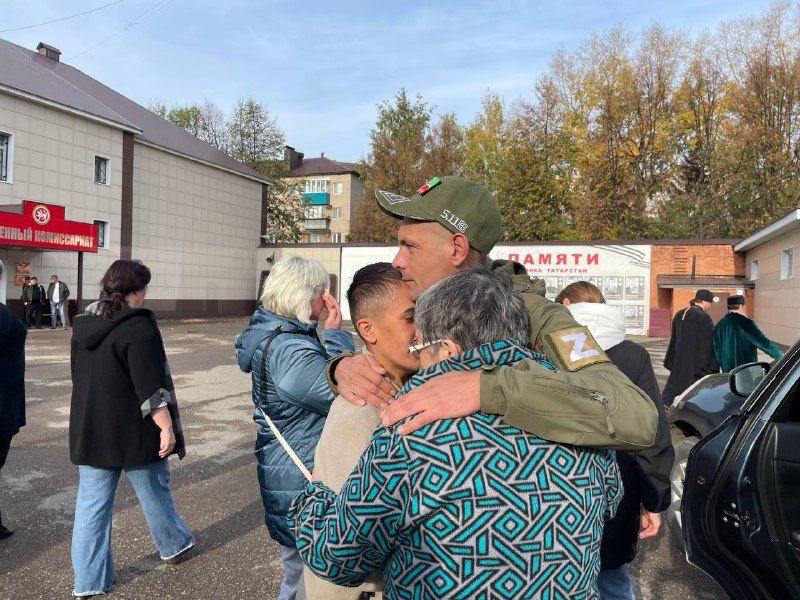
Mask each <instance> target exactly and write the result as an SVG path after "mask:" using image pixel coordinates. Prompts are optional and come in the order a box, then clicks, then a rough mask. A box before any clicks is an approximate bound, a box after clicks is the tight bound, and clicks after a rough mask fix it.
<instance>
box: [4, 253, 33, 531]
mask: <svg viewBox="0 0 800 600" xmlns="http://www.w3.org/2000/svg"><path fill="white" fill-rule="evenodd" d="M2 276H3V263H2V262H0V278H2ZM27 335H28V330H27V328H26V327H25V325H24V324H23V323H22V321H20V320H19V317H17V315H15V314H14V313H12V312H11V311H10V310H8V307H7V306H6V305H5V304H3V303H2V302H0V469H2V468H3V465H5V464H6V458H7V457H8V451H9V448H10V447H11V438H12V437H14V436H15V435H16V434H17V433H18V432H19V430H20V428H21V427H23V426H24V425H25V337H26V336H27ZM11 534H12V531H11V530H10V529H8V528H7V527H5V526H4V525H3V514H2V512H0V540H1V539H4V538H7V537H8V536H10V535H11Z"/></svg>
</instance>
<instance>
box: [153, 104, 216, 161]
mask: <svg viewBox="0 0 800 600" xmlns="http://www.w3.org/2000/svg"><path fill="white" fill-rule="evenodd" d="M149 109H150V110H151V111H152V112H154V113H155V114H157V115H158V116H159V117H161V118H162V119H166V120H167V121H169V122H170V123H172V124H173V125H177V126H178V127H181V128H183V129H185V130H186V131H188V132H189V133H191V134H192V135H193V136H195V137H197V138H200V139H201V140H203V141H204V142H206V143H208V144H210V145H211V146H214V147H215V148H218V149H220V150H222V151H223V152H226V151H227V149H228V140H227V136H228V132H227V123H226V122H225V113H223V112H222V110H221V109H220V108H219V107H218V106H216V105H215V104H214V103H213V102H211V101H210V100H208V99H206V100H205V101H204V102H203V104H202V105H197V104H190V105H188V106H174V107H172V108H170V109H167V106H166V105H165V104H164V103H163V102H161V101H159V100H156V101H154V102H151V104H150V106H149Z"/></svg>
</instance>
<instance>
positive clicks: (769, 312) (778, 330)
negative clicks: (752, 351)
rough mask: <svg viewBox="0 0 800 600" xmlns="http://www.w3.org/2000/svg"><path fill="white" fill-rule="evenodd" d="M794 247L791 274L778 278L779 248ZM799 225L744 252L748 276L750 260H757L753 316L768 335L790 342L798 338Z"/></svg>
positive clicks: (799, 303)
mask: <svg viewBox="0 0 800 600" xmlns="http://www.w3.org/2000/svg"><path fill="white" fill-rule="evenodd" d="M787 248H794V261H795V265H794V276H793V277H791V278H789V279H783V280H781V278H780V265H781V251H783V250H786V249H787ZM799 258H800V228H797V229H795V230H794V231H791V232H789V233H786V234H784V235H782V236H780V237H778V238H775V239H774V240H770V241H768V242H766V243H764V244H762V245H761V246H758V247H756V248H753V249H752V250H749V251H748V252H747V261H746V265H747V276H748V277H750V264H751V263H752V261H753V260H758V263H759V264H758V271H759V274H758V279H757V280H756V281H755V284H756V290H755V291H756V296H757V299H758V301H757V302H756V306H755V320H756V323H758V326H759V327H760V328H761V330H762V331H763V332H764V333H765V334H766V335H767V337H769V338H770V339H772V340H774V341H776V342H779V343H781V344H787V345H791V344H794V343H795V342H796V341H797V339H798V338H800V267H798V264H797V261H798V259H799Z"/></svg>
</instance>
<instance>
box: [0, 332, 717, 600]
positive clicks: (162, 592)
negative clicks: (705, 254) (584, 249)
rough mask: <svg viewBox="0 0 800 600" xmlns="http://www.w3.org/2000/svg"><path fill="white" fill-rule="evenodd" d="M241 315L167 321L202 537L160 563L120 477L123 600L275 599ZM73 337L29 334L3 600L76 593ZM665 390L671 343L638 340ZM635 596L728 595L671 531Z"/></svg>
mask: <svg viewBox="0 0 800 600" xmlns="http://www.w3.org/2000/svg"><path fill="white" fill-rule="evenodd" d="M245 324H246V321H245V320H244V319H239V320H198V321H177V322H162V323H161V329H162V333H163V335H164V341H165V344H166V346H167V353H168V357H169V361H170V367H171V369H172V373H173V377H174V379H175V386H176V390H177V395H178V401H179V404H180V407H181V417H182V422H183V427H184V432H185V434H186V439H187V456H186V458H185V459H184V460H183V461H179V460H177V458H175V457H173V458H171V459H170V467H171V469H172V490H173V496H174V498H175V503H176V506H177V507H178V510H179V512H180V514H181V515H182V517H183V519H184V520H185V522H186V523H187V525H188V526H189V528H190V529H191V530H192V531H193V532H194V534H195V536H196V537H197V540H198V546H197V549H196V550H195V551H194V552H193V553H192V555H191V556H190V557H189V558H188V559H187V560H186V561H184V562H183V563H181V564H179V565H177V566H174V567H171V566H166V565H164V564H162V562H161V560H160V559H159V557H158V554H157V553H156V550H155V548H154V546H153V543H152V540H151V539H150V533H149V532H148V530H147V526H146V524H145V521H144V517H143V515H142V513H141V510H140V509H139V505H138V502H137V501H136V497H135V494H134V492H133V489H132V488H131V486H130V484H129V483H128V482H127V480H126V479H125V478H124V477H123V478H122V480H121V483H120V486H119V489H118V492H117V499H116V506H115V510H114V525H113V544H114V559H115V565H116V573H117V581H116V585H115V586H114V588H113V592H112V594H111V595H110V597H111V598H119V599H123V598H125V599H152V598H158V599H159V600H161V599H172V598H198V599H217V598H220V599H223V598H224V599H241V600H249V599H259V600H261V599H271V598H276V597H277V592H278V587H279V585H280V580H281V566H280V561H279V558H278V546H277V544H275V543H274V542H273V541H271V540H270V539H269V537H268V535H267V531H266V528H265V527H264V523H263V511H262V507H261V498H260V496H259V492H258V483H257V479H256V468H255V464H256V463H255V457H254V456H253V452H252V450H253V442H254V437H255V428H254V425H253V422H252V420H251V416H252V403H251V401H250V379H249V376H247V375H245V374H243V373H241V372H240V371H239V369H238V367H237V366H236V363H235V360H234V356H233V337H234V335H235V334H236V333H238V332H239V331H241V329H242V328H243V327H244V326H245ZM69 336H70V332H69V331H62V330H60V329H57V330H50V329H49V328H48V329H42V330H33V331H31V332H30V334H29V336H28V342H27V348H26V352H27V360H26V363H27V373H26V378H27V383H26V394H27V418H28V424H27V425H26V426H25V427H24V428H23V429H22V431H21V432H20V433H19V434H18V435H17V436H16V437H14V439H13V441H12V445H11V451H10V453H9V457H8V462H7V463H6V466H5V467H4V468H3V470H2V474H0V509H2V513H3V522H4V523H5V524H6V525H7V526H8V527H9V528H11V529H13V530H14V532H15V533H14V535H13V536H12V537H11V538H9V539H7V540H4V541H0V599H9V600H10V599H12V598H13V599H25V600H27V599H47V600H50V599H57V598H69V597H70V596H71V590H72V569H71V566H70V536H71V526H72V516H73V510H74V506H75V495H76V491H77V484H78V473H77V467H75V466H74V465H72V464H71V463H70V461H69V451H68V436H67V430H68V425H69V401H70V393H71V384H70V377H69ZM637 341H640V342H642V343H643V344H644V345H645V346H646V347H647V348H648V350H649V351H650V353H651V355H652V357H653V361H654V365H656V373H657V375H658V378H659V382H660V384H661V385H662V386H663V384H664V381H665V378H666V372H665V371H664V369H663V368H661V367H660V366H659V365H660V362H661V360H662V359H663V355H664V351H665V349H666V341H665V340H661V339H651V338H637ZM631 571H632V574H633V575H634V577H635V585H636V592H637V598H640V599H642V600H649V599H656V598H658V599H661V598H675V599H684V598H698V599H703V600H705V599H713V598H725V594H724V593H723V592H722V591H721V590H720V588H719V587H718V586H717V585H716V584H715V583H714V582H713V581H711V580H710V579H709V578H708V577H707V576H706V575H705V574H704V573H702V572H701V571H699V570H698V569H696V568H694V567H692V566H691V565H689V564H688V563H687V562H686V559H685V558H684V556H683V554H682V553H681V552H680V551H678V550H677V549H676V548H675V546H674V545H673V543H672V542H671V540H670V536H669V532H667V531H663V532H662V533H661V534H660V535H659V536H658V537H657V538H655V539H653V540H647V541H645V542H644V543H641V544H640V546H639V555H638V557H637V559H636V561H635V562H634V564H633V565H632V568H631Z"/></svg>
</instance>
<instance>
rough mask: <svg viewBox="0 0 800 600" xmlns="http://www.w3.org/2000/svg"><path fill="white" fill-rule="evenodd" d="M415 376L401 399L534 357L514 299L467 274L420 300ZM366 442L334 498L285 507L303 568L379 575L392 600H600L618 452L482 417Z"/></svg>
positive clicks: (388, 433)
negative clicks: (558, 440) (456, 375)
mask: <svg viewBox="0 0 800 600" xmlns="http://www.w3.org/2000/svg"><path fill="white" fill-rule="evenodd" d="M414 319H415V322H416V325H417V328H418V340H417V341H418V343H417V344H415V345H414V346H413V351H414V352H415V353H417V354H418V355H419V357H420V364H421V370H420V371H419V372H418V373H417V374H416V375H414V376H413V377H412V378H411V379H410V380H409V381H408V382H407V383H406V385H405V386H404V388H403V389H402V391H401V392H400V393H401V394H404V393H408V392H409V391H411V390H412V389H415V388H417V387H419V386H424V385H425V383H426V382H427V381H431V380H433V379H435V378H436V377H439V376H441V375H443V374H444V373H448V372H451V371H467V370H474V369H494V368H496V367H499V366H500V365H509V364H514V363H516V362H518V361H520V360H523V359H526V358H534V359H536V360H538V361H539V362H540V363H542V364H544V365H545V366H546V367H549V368H552V366H551V365H549V363H548V362H547V360H546V359H545V358H544V357H543V356H541V355H537V354H536V353H535V352H533V351H531V350H530V349H529V348H528V347H527V346H526V345H525V341H524V340H528V339H529V333H530V325H529V323H528V318H527V316H526V311H525V307H524V304H523V301H522V299H521V298H520V297H519V296H518V295H517V294H516V293H515V292H513V291H512V290H511V289H510V287H509V283H508V282H507V281H505V280H503V278H502V276H500V275H497V274H493V273H492V272H489V271H486V270H483V269H468V270H464V271H460V272H459V273H457V274H456V275H453V276H451V277H450V278H448V279H445V280H443V281H441V282H439V283H438V284H436V285H435V286H433V287H432V288H430V289H429V290H427V291H426V292H425V293H424V294H423V295H422V296H420V298H419V300H418V301H417V305H416V310H415V317H414ZM397 428H398V425H395V426H393V427H390V428H386V429H383V428H381V429H379V430H378V431H376V432H375V434H374V436H373V438H372V443H371V445H370V446H369V448H367V450H366V451H365V452H364V454H363V455H362V457H361V460H360V461H359V463H358V466H357V467H356V468H355V469H354V470H353V472H352V474H351V475H350V478H349V479H348V480H347V482H345V484H344V486H343V487H342V489H341V490H340V491H339V493H336V492H334V491H332V490H330V489H328V488H327V487H325V486H324V485H323V484H321V483H319V482H315V483H311V484H309V485H308V486H307V487H306V489H305V490H304V491H303V492H302V493H301V494H300V495H299V496H297V497H296V498H295V499H294V502H293V504H292V507H291V509H290V511H289V525H290V527H291V528H292V530H293V531H294V535H295V538H296V540H297V548H298V550H299V552H300V555H301V556H302V557H303V560H304V561H305V562H306V564H307V565H308V566H309V567H310V568H311V569H312V570H313V571H314V572H315V573H317V574H318V575H319V576H321V577H323V578H325V579H327V580H329V581H332V582H334V583H337V584H339V585H358V584H359V583H360V582H361V581H363V580H364V578H365V577H366V576H367V575H368V574H369V573H371V572H372V571H374V570H376V569H379V568H383V569H384V595H385V597H386V598H387V599H389V600H391V599H394V598H411V597H414V598H477V597H487V598H488V597H492V598H509V599H511V598H557V597H563V598H578V597H580V598H597V596H598V592H597V585H596V579H597V574H598V571H599V569H600V540H601V537H602V533H603V522H604V519H606V518H609V517H610V516H612V515H613V513H614V511H615V510H616V505H617V503H618V502H619V500H620V498H621V496H622V489H621V487H620V485H619V473H618V471H617V466H616V462H615V460H614V453H613V452H612V451H608V450H590V449H586V448H579V447H574V446H567V445H563V444H553V443H550V442H547V441H545V440H543V439H541V438H538V437H536V436H534V435H532V434H529V433H525V432H523V431H521V430H519V429H516V428H514V427H511V426H509V425H506V424H505V423H503V421H502V419H501V417H500V416H496V415H488V414H482V413H477V414H473V415H470V416H467V417H462V418H456V419H447V420H443V421H438V422H433V423H431V424H429V425H426V426H424V427H422V428H420V429H419V430H417V431H415V432H413V433H412V434H409V435H405V436H403V435H400V434H398V431H397Z"/></svg>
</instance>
